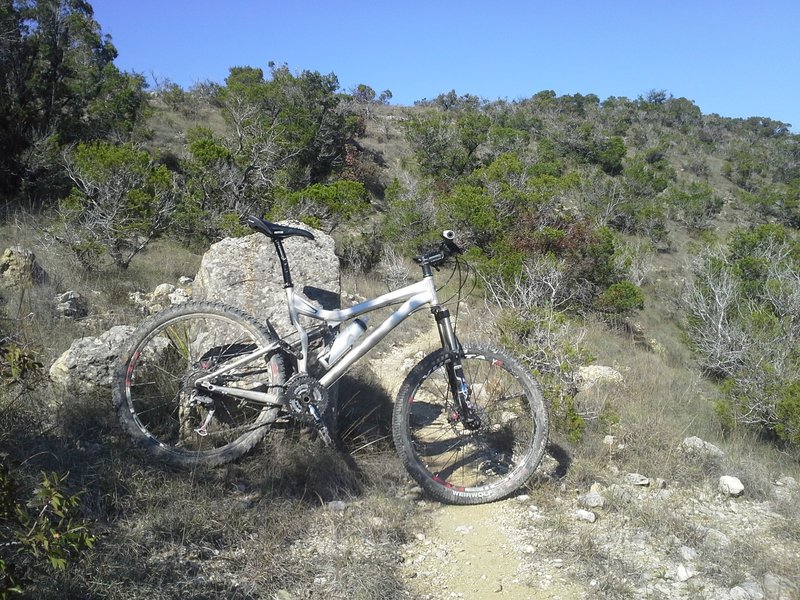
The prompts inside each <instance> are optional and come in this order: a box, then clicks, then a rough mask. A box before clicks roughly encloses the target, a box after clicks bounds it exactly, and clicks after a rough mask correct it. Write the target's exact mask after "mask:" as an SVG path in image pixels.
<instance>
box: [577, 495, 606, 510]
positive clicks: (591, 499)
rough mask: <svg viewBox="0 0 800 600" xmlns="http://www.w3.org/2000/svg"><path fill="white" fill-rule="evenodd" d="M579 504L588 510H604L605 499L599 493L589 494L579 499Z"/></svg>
mask: <svg viewBox="0 0 800 600" xmlns="http://www.w3.org/2000/svg"><path fill="white" fill-rule="evenodd" d="M578 504H580V505H581V506H584V507H586V508H603V505H604V504H605V498H603V496H602V494H600V493H599V492H589V493H588V494H584V495H583V496H581V497H580V498H578Z"/></svg>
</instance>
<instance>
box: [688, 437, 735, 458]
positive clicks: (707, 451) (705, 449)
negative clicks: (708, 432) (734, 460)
mask: <svg viewBox="0 0 800 600" xmlns="http://www.w3.org/2000/svg"><path fill="white" fill-rule="evenodd" d="M681 447H682V448H683V451H684V452H686V453H687V454H698V455H705V456H710V457H713V458H722V457H723V456H725V453H724V452H723V451H722V450H720V449H719V448H718V447H717V446H715V445H714V444H712V443H710V442H706V441H704V440H701V439H700V438H699V437H697V436H692V437H687V438H686V439H684V440H683V443H682V444H681Z"/></svg>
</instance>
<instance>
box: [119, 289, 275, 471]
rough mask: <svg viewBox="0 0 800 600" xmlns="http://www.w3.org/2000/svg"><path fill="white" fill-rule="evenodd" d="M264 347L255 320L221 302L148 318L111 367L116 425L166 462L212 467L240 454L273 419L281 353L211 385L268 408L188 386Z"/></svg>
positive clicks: (266, 339)
mask: <svg viewBox="0 0 800 600" xmlns="http://www.w3.org/2000/svg"><path fill="white" fill-rule="evenodd" d="M272 343H274V340H273V337H272V336H271V335H270V334H269V333H268V332H267V331H266V330H265V329H264V328H263V327H262V326H261V325H260V324H259V323H258V322H257V321H256V320H255V319H253V318H252V317H250V316H248V315H246V314H245V313H243V312H241V311H239V310H237V309H234V308H232V307H229V306H225V305H222V304H216V303H209V302H188V303H186V304H181V305H178V306H174V307H171V308H168V309H166V310H164V311H162V312H160V313H158V314H156V315H154V316H153V317H151V318H150V319H149V320H148V321H146V322H145V323H143V324H142V325H141V326H140V327H139V328H138V329H136V330H135V331H134V332H133V334H132V335H131V339H130V340H129V342H128V344H127V346H126V347H125V349H124V350H123V351H122V352H121V353H120V357H119V361H118V363H117V366H116V368H115V370H114V374H113V377H112V399H113V402H114V406H115V408H116V409H117V414H118V417H119V419H120V422H121V424H122V426H123V427H124V429H125V430H126V431H127V432H128V434H129V435H130V436H131V437H132V438H133V440H134V441H135V442H136V443H137V444H139V445H140V446H142V447H143V448H145V449H147V450H148V451H149V452H151V453H152V454H154V455H155V456H157V457H158V458H160V459H162V460H164V461H166V462H168V463H171V464H174V465H178V466H192V465H198V464H204V465H220V464H223V463H227V462H230V461H232V460H234V459H236V458H238V457H240V456H242V455H243V454H244V453H246V452H247V451H248V450H250V449H251V448H252V447H253V446H255V445H256V444H257V443H258V442H259V440H261V438H263V437H264V435H265V433H266V431H267V429H268V427H269V424H270V423H272V422H274V421H275V419H276V418H277V416H278V413H279V411H280V405H281V402H282V399H283V388H282V384H283V383H284V382H285V381H286V372H285V368H284V364H283V360H282V356H281V355H280V353H279V352H272V353H269V354H267V355H266V356H262V357H260V358H258V359H255V360H253V361H252V362H248V363H247V364H244V365H242V366H239V367H236V368H234V369H232V370H230V371H228V372H226V373H224V374H223V375H221V376H219V377H217V378H216V379H215V380H214V381H212V383H214V384H215V385H220V386H225V387H233V388H240V389H246V390H251V391H258V392H265V393H268V394H270V395H272V397H273V399H274V402H270V403H269V404H261V403H257V402H254V401H250V400H244V399H241V398H236V397H232V396H227V395H222V394H217V393H214V394H212V393H208V392H204V391H202V390H199V389H198V388H197V387H196V386H195V381H197V379H198V378H200V377H203V376H205V375H207V374H208V373H210V372H213V371H215V370H217V369H219V368H220V367H223V366H225V364H226V363H230V362H231V361H233V360H235V359H237V358H240V357H243V356H245V355H247V354H250V353H253V352H255V351H256V350H258V349H259V348H264V347H266V346H268V345H270V344H272Z"/></svg>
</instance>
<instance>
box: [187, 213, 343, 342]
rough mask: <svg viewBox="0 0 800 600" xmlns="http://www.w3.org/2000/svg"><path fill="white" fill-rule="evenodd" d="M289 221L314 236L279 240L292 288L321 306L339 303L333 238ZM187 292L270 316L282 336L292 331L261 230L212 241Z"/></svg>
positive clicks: (277, 272) (261, 316)
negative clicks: (286, 259)
mask: <svg viewBox="0 0 800 600" xmlns="http://www.w3.org/2000/svg"><path fill="white" fill-rule="evenodd" d="M290 225H291V226H292V227H299V228H303V229H308V230H309V231H312V232H313V234H314V237H315V239H313V240H309V239H305V238H298V237H293V238H288V239H287V240H285V241H284V242H283V246H284V250H285V251H286V256H287V258H288V260H289V267H290V269H291V275H292V281H293V283H294V285H295V290H296V291H299V292H301V293H302V294H303V295H304V296H306V297H307V298H308V299H309V300H311V301H312V302H313V303H314V304H316V305H317V306H321V307H322V308H324V309H335V308H338V307H339V306H340V281H339V259H338V258H337V257H336V254H335V252H334V242H333V238H331V237H330V236H329V235H327V234H325V233H323V232H321V231H318V230H316V229H311V228H309V227H307V226H306V225H303V224H302V223H296V222H292V223H290ZM192 292H193V296H194V297H195V298H198V299H207V300H215V301H220V302H225V303H226V304H230V305H232V306H235V307H236V308H240V309H242V310H244V311H245V312H247V313H249V314H251V315H253V316H254V317H256V318H257V319H258V320H260V321H263V320H266V319H269V320H270V322H271V323H272V325H273V326H274V327H275V329H277V331H278V333H280V334H282V335H286V334H288V333H291V331H292V330H291V329H290V324H289V315H288V311H287V310H286V292H285V291H284V288H283V278H282V275H281V268H280V264H279V262H278V258H277V256H276V254H275V248H274V246H273V244H272V241H271V240H270V239H269V238H267V237H266V236H265V235H263V234H261V233H255V234H253V235H249V236H246V237H240V238H227V239H224V240H222V241H220V242H217V243H216V244H213V245H212V246H211V248H209V250H208V251H207V252H206V253H205V255H204V256H203V260H202V262H201V264H200V270H199V271H198V273H197V277H196V278H195V280H194V285H193V288H192Z"/></svg>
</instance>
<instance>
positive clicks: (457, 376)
mask: <svg viewBox="0 0 800 600" xmlns="http://www.w3.org/2000/svg"><path fill="white" fill-rule="evenodd" d="M431 312H432V313H433V318H434V319H436V326H437V327H438V329H439V339H440V340H441V342H442V348H444V350H445V352H446V353H447V360H446V362H445V368H446V370H447V379H448V383H449V384H450V393H451V394H452V396H453V400H454V401H455V405H456V408H457V411H456V413H455V414H452V415H450V416H449V418H450V419H451V420H452V421H454V422H455V421H461V422H462V423H463V424H464V427H466V428H467V429H472V430H474V429H478V428H479V427H480V426H481V419H480V417H479V416H478V414H477V412H476V411H475V406H474V404H473V403H472V401H471V400H470V397H471V395H472V390H471V389H470V386H469V382H468V381H467V377H466V375H465V374H464V367H463V366H462V364H461V359H462V357H463V356H464V349H463V348H462V347H461V343H460V342H459V341H458V338H456V334H455V331H453V324H452V322H451V321H450V311H449V310H447V309H446V308H442V307H441V306H434V307H433V308H432V309H431Z"/></svg>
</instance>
